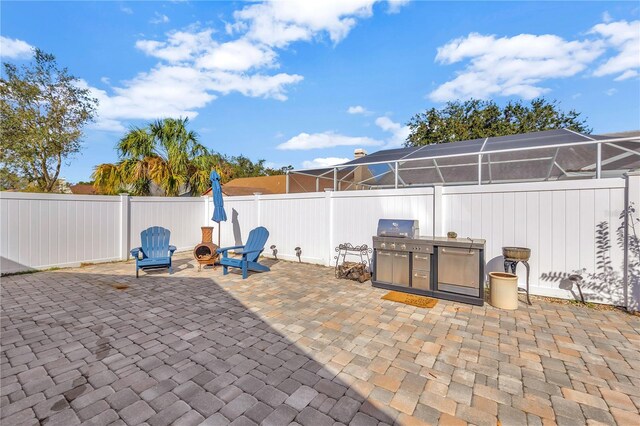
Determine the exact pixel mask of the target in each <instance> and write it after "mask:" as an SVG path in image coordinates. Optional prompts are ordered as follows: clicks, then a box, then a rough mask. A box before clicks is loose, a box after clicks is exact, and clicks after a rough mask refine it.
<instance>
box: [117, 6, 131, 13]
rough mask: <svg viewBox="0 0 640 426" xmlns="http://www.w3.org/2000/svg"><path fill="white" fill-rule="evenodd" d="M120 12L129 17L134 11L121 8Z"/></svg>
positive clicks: (128, 8) (125, 7) (124, 7)
mask: <svg viewBox="0 0 640 426" xmlns="http://www.w3.org/2000/svg"><path fill="white" fill-rule="evenodd" d="M120 12H122V13H126V14H127V15H133V10H132V9H131V8H130V7H127V6H120Z"/></svg>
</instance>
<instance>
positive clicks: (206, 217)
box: [202, 195, 211, 226]
mask: <svg viewBox="0 0 640 426" xmlns="http://www.w3.org/2000/svg"><path fill="white" fill-rule="evenodd" d="M202 201H204V209H203V210H204V222H203V223H202V226H209V220H211V216H210V215H209V197H207V196H206V195H202Z"/></svg>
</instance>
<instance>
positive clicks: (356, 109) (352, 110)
mask: <svg viewBox="0 0 640 426" xmlns="http://www.w3.org/2000/svg"><path fill="white" fill-rule="evenodd" d="M347 113H349V114H369V111H368V110H367V109H366V108H365V107H363V106H360V105H356V106H350V107H349V108H348V109H347Z"/></svg>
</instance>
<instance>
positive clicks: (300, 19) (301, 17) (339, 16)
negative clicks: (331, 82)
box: [227, 0, 406, 47]
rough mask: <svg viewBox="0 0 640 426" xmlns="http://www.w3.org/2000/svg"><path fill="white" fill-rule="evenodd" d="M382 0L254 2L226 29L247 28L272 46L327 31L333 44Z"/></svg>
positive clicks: (395, 8) (395, 6) (395, 4)
mask: <svg viewBox="0 0 640 426" xmlns="http://www.w3.org/2000/svg"><path fill="white" fill-rule="evenodd" d="M378 1H379V0H349V1H344V0H323V1H308V0H297V1H291V0H287V1H271V2H264V3H259V4H252V5H250V6H246V7H244V8H243V9H242V10H239V11H236V12H235V13H234V17H235V18H236V23H235V24H230V25H228V26H227V31H235V30H241V31H244V30H246V31H247V36H248V37H249V38H250V39H252V40H255V41H257V42H259V43H262V44H266V45H268V46H271V47H285V46H287V45H288V44H289V43H293V42H296V41H302V40H311V39H312V38H313V37H316V36H319V35H321V34H324V33H326V34H328V35H329V38H330V39H331V41H332V42H333V43H339V42H340V41H341V40H343V39H344V38H345V37H346V36H347V34H349V31H351V29H352V28H353V27H354V26H355V25H356V23H357V20H358V19H359V18H368V17H370V16H371V15H372V14H373V5H374V4H375V3H376V2H378ZM405 3H406V1H404V0H400V1H390V2H389V10H390V11H393V12H397V11H398V10H399V9H400V7H402V5H404V4H405Z"/></svg>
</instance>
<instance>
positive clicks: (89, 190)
mask: <svg viewBox="0 0 640 426" xmlns="http://www.w3.org/2000/svg"><path fill="white" fill-rule="evenodd" d="M69 188H70V189H71V193H72V194H80V195H96V194H97V193H98V191H96V189H95V188H94V187H93V185H90V184H86V183H78V184H76V185H71V186H70V187H69Z"/></svg>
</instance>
